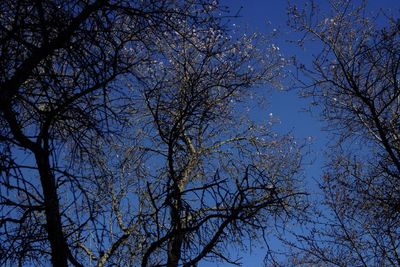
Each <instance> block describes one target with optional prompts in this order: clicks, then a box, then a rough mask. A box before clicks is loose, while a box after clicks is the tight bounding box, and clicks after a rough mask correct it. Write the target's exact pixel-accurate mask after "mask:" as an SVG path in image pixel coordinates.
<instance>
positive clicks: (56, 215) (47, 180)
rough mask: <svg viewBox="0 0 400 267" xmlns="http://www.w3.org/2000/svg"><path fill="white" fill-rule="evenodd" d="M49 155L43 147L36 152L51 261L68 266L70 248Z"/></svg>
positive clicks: (64, 266) (59, 266)
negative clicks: (62, 221) (62, 223)
mask: <svg viewBox="0 0 400 267" xmlns="http://www.w3.org/2000/svg"><path fill="white" fill-rule="evenodd" d="M48 156H49V155H48V152H47V151H44V150H43V149H41V150H40V151H36V152H35V158H36V164H37V166H38V169H39V174H40V182H41V184H42V189H43V195H44V202H45V213H46V226H47V234H48V240H49V241H50V246H51V262H52V264H53V266H54V267H67V266H68V252H67V250H68V248H67V247H66V246H65V239H64V234H63V232H62V225H61V215H60V210H59V208H60V206H59V202H58V196H57V186H56V181H55V177H54V174H53V173H52V172H51V168H50V163H49V158H48Z"/></svg>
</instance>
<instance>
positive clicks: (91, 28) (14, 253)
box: [0, 0, 300, 266]
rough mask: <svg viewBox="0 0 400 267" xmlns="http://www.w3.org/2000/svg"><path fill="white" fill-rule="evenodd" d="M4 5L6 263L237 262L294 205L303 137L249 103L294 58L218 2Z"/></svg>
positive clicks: (1, 98) (1, 80) (1, 172)
mask: <svg viewBox="0 0 400 267" xmlns="http://www.w3.org/2000/svg"><path fill="white" fill-rule="evenodd" d="M0 9H1V15H0V20H1V28H0V40H1V42H0V47H1V56H0V61H1V66H2V69H1V77H0V124H1V128H0V149H1V152H0V153H1V154H0V159H1V166H0V190H1V197H0V203H1V207H0V209H1V218H0V229H1V230H0V240H1V244H0V253H1V255H2V257H1V259H0V264H2V265H10V266H14V265H16V264H17V265H20V266H22V265H24V264H34V265H40V264H48V262H49V261H51V263H52V265H53V266H68V264H72V265H74V266H91V265H96V266H106V265H107V266H111V265H119V266H121V265H127V266H137V265H142V266H157V265H158V266H178V265H185V266H193V265H196V264H197V262H199V261H200V260H202V259H203V258H205V257H210V258H220V259H222V260H226V261H231V260H230V257H229V256H228V254H227V253H226V251H227V250H226V244H227V243H226V241H228V240H230V241H235V242H237V243H242V242H244V241H245V237H246V235H247V236H248V237H250V238H253V237H255V235H257V234H259V233H262V232H263V231H264V230H265V229H266V228H267V227H268V226H269V225H270V222H273V221H275V222H276V221H277V219H279V218H280V217H279V216H282V217H281V218H284V216H285V214H290V212H291V211H292V209H293V208H296V207H297V203H296V198H295V196H296V195H297V189H296V185H295V180H294V177H295V174H296V173H297V172H298V170H299V164H300V156H299V153H298V148H296V147H295V146H294V143H293V141H292V140H291V138H289V137H282V138H278V137H276V136H275V135H274V134H273V133H271V132H270V131H269V130H268V129H267V128H266V127H261V126H257V125H253V123H251V122H250V121H249V120H248V119H246V118H245V116H242V115H240V116H239V115H237V113H238V112H239V111H240V110H241V108H243V106H241V105H243V104H244V103H245V101H247V100H246V99H247V97H248V96H249V95H250V91H251V90H250V87H251V86H252V85H256V84H261V83H265V82H271V83H272V82H274V80H277V78H278V77H279V75H280V73H281V68H282V65H283V64H284V61H282V58H281V56H280V55H279V54H278V53H277V51H276V50H274V49H273V47H272V48H271V49H267V50H265V51H259V50H258V49H257V44H256V42H257V40H259V41H260V40H261V38H255V37H243V38H239V39H238V40H234V38H232V37H230V35H229V34H231V32H230V31H229V30H228V29H227V28H226V26H225V24H224V23H225V22H226V20H225V19H224V18H223V15H224V14H225V13H224V12H225V11H224V9H223V8H222V7H220V6H219V4H218V3H217V2H215V1H201V0H196V1H172V0H161V1H158V0H157V1H155V0H144V1H124V0H115V1H106V0H104V1H101V0H99V1H80V0H70V1H23V0H17V1H8V0H5V1H2V2H1V3H0ZM221 12H222V15H221V14H219V13H221ZM242 111H243V110H242ZM242 113H243V115H245V112H242ZM270 217H275V218H274V220H273V221H270V220H269V219H270Z"/></svg>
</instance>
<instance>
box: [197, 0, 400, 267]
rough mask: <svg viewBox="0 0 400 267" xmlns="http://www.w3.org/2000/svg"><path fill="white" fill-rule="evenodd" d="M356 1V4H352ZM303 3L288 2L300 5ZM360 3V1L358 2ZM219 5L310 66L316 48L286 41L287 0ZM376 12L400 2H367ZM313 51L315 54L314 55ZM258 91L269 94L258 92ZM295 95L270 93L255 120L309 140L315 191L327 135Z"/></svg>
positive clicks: (256, 261)
mask: <svg viewBox="0 0 400 267" xmlns="http://www.w3.org/2000/svg"><path fill="white" fill-rule="evenodd" d="M355 1H358V0H355ZM305 2H306V1H305V0H303V1H300V0H298V1H290V3H295V4H299V5H302V4H304V3H305ZM316 2H317V4H318V5H320V6H321V7H322V8H323V9H324V8H327V7H328V1H327V0H325V1H324V0H317V1H316ZM358 2H359V1H358ZM221 3H222V4H223V5H226V6H228V7H229V8H230V10H231V13H235V12H237V11H239V10H240V13H239V15H240V17H239V18H238V19H234V20H232V23H235V24H236V25H240V27H242V28H243V27H245V26H247V27H248V31H249V32H251V31H257V32H262V33H270V32H271V31H273V30H274V29H277V30H278V31H279V32H280V37H279V38H278V39H277V40H275V41H274V42H275V44H276V45H277V46H279V48H280V51H282V54H283V55H284V56H293V55H296V57H297V59H299V60H300V61H304V62H306V63H307V62H310V61H311V59H312V55H313V54H317V53H318V51H317V50H316V47H315V46H314V47H312V48H308V49H307V46H306V49H305V50H300V49H299V48H297V47H295V46H294V45H293V44H290V43H289V42H287V40H294V39H295V34H293V33H292V32H291V30H290V29H289V28H288V27H287V26H286V21H287V14H286V8H287V5H288V1H286V0H222V1H221ZM379 9H384V10H387V9H392V10H397V12H398V11H399V9H400V0H370V1H368V10H370V11H377V10H379ZM312 49H314V50H316V51H313V50H312ZM260 89H261V90H263V89H264V90H265V91H267V90H270V89H267V88H260ZM297 94H298V92H296V91H286V92H279V91H277V90H275V91H273V92H272V93H271V94H270V96H269V97H268V102H269V105H268V106H267V109H266V110H264V111H259V112H258V113H257V114H255V116H259V117H266V116H268V114H270V113H273V115H274V117H277V118H279V120H280V124H278V125H276V130H278V131H280V132H288V131H291V132H292V134H293V135H294V136H295V137H296V138H297V139H298V140H299V141H302V140H303V141H304V140H306V139H308V137H311V138H312V140H313V141H312V145H311V149H312V154H313V155H312V158H314V159H315V161H314V162H313V164H311V165H308V166H305V176H306V179H307V180H306V183H307V184H308V185H309V186H307V188H316V186H315V182H313V180H314V179H315V180H318V179H319V177H320V176H321V173H322V171H321V169H322V166H323V164H324V161H323V158H324V157H323V153H324V149H325V148H326V145H327V140H328V138H327V133H325V132H323V131H322V128H323V123H322V122H320V121H319V118H318V114H314V115H311V114H310V113H308V112H302V110H303V109H305V108H308V103H309V100H306V99H302V98H299V97H298V95H297ZM270 245H271V246H279V244H278V243H277V242H276V241H273V240H271V244H270ZM240 256H241V257H242V263H243V266H244V267H253V266H262V260H263V258H264V256H265V250H264V249H262V248H256V249H255V250H254V251H253V252H252V253H243V254H241V255H240ZM200 266H201V267H206V266H216V264H214V263H208V262H204V263H202V264H200ZM218 266H221V267H225V266H232V265H227V264H219V265H218Z"/></svg>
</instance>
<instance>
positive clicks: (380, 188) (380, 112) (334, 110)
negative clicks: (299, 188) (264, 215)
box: [291, 1, 400, 266]
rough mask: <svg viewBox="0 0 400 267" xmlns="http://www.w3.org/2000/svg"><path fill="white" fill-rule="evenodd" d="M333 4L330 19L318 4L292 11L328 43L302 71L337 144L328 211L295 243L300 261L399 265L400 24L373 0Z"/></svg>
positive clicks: (302, 26)
mask: <svg viewBox="0 0 400 267" xmlns="http://www.w3.org/2000/svg"><path fill="white" fill-rule="evenodd" d="M330 4H331V13H329V14H324V13H323V12H322V11H320V10H318V7H317V6H316V5H315V4H314V3H311V4H310V5H309V9H308V10H300V9H297V8H295V7H293V8H292V9H291V23H292V26H293V27H294V28H295V29H297V30H299V31H301V32H303V33H305V39H303V40H302V41H304V40H306V39H307V38H308V37H311V38H312V39H314V40H315V39H316V40H318V41H319V42H320V43H321V44H322V52H321V53H320V54H319V55H317V56H316V57H315V59H314V61H313V66H312V68H307V67H305V66H300V68H301V70H302V71H304V73H305V74H306V75H307V76H308V77H309V78H310V79H311V80H312V81H313V83H312V85H310V86H308V87H306V88H304V92H305V93H306V94H307V95H308V96H311V97H313V98H314V99H315V101H316V104H318V105H319V106H320V107H321V109H322V112H323V118H324V119H326V121H327V122H328V125H329V127H328V130H330V131H332V132H333V133H334V135H333V136H334V138H333V140H335V142H336V144H334V145H333V146H332V147H331V148H330V152H329V153H328V155H329V161H328V164H327V167H326V169H325V174H324V177H323V180H322V181H321V189H322V192H323V195H324V197H325V198H324V202H323V206H322V207H317V209H319V210H320V211H318V212H315V213H313V215H312V216H311V217H310V218H308V219H309V221H307V223H309V224H308V226H309V227H310V228H309V230H310V232H309V235H304V234H302V235H297V240H298V242H293V243H292V244H291V245H292V247H293V248H295V251H296V253H298V252H299V251H301V252H302V253H300V254H299V255H300V256H299V255H298V256H297V257H295V264H298V265H301V264H312V265H324V266H325V265H326V266H387V265H390V266H398V265H400V257H399V231H400V225H399V208H398V207H399V205H398V203H399V197H400V195H399V185H400V184H399V177H400V164H399V163H400V120H399V116H400V113H399V109H400V90H399V77H400V72H399V66H400V61H399V59H400V45H399V41H400V39H399V36H400V25H399V20H398V19H397V18H396V17H392V16H390V15H388V14H384V13H380V14H379V13H378V14H375V15H373V14H369V13H368V12H367V5H366V3H365V2H363V3H362V4H361V5H356V4H355V3H353V2H351V1H331V2H330ZM308 40H309V39H308ZM321 209H326V210H325V211H324V210H322V211H321ZM316 214H319V215H320V216H316ZM310 225H311V226H310Z"/></svg>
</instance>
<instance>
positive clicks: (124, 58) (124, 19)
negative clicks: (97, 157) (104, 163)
mask: <svg viewBox="0 0 400 267" xmlns="http://www.w3.org/2000/svg"><path fill="white" fill-rule="evenodd" d="M215 7H216V6H215V4H213V3H207V2H206V1H204V2H203V1H195V2H190V3H189V2H188V3H183V2H181V3H175V1H101V0H99V1H2V2H1V4H0V8H1V17H0V18H1V33H0V38H1V59H0V60H1V66H2V70H1V78H0V81H1V84H0V110H1V113H0V114H1V117H0V123H1V135H0V141H1V144H0V146H1V151H2V152H1V160H2V161H1V204H2V205H1V210H2V218H1V221H0V225H1V227H2V230H1V240H2V244H1V252H2V253H1V254H2V257H1V258H2V259H1V260H2V262H3V263H7V262H8V263H10V264H11V265H14V263H15V262H18V261H19V264H20V265H22V264H23V263H24V261H25V260H27V259H28V260H29V259H31V260H38V261H41V260H43V259H44V258H46V257H47V255H51V260H52V263H53V265H54V266H67V260H69V261H70V262H71V263H72V264H73V265H80V264H79V263H78V262H77V260H76V258H75V256H74V255H73V254H72V252H71V248H72V247H74V246H76V244H74V242H73V241H72V239H71V238H70V236H71V235H73V234H74V233H76V232H79V230H80V228H81V227H83V226H84V225H85V224H86V223H87V221H89V220H91V219H92V218H93V217H94V216H95V212H96V210H95V209H94V208H95V207H93V205H94V203H90V198H89V196H88V194H90V191H88V190H87V188H85V186H84V184H85V180H87V179H86V177H84V176H80V175H79V174H80V172H72V171H71V169H72V168H74V164H73V162H74V161H78V160H79V158H80V157H85V156H86V157H87V156H88V155H89V154H90V144H91V143H93V140H94V139H96V138H106V137H107V135H109V133H111V132H112V131H113V130H114V129H113V125H116V124H117V123H121V122H123V116H122V115H123V114H122V113H123V111H124V110H123V108H122V107H123V106H121V105H114V103H115V102H116V101H117V99H119V100H118V101H120V102H122V101H123V93H122V94H121V91H120V90H119V89H120V87H119V85H118V84H117V83H115V82H114V81H115V79H116V78H117V77H119V76H120V75H122V74H124V73H127V72H128V70H129V72H130V73H133V69H134V68H135V66H137V65H138V64H140V63H143V62H145V61H146V60H147V58H148V54H149V53H152V49H153V47H154V45H153V44H152V41H151V39H152V38H153V36H157V35H162V34H163V33H164V32H168V31H177V32H179V27H180V26H179V25H178V22H179V21H180V20H183V19H186V20H187V21H188V23H189V24H203V25H204V26H206V25H207V27H211V26H212V25H213V24H214V22H213V21H214V19H213V16H211V15H210V14H209V12H211V11H212V10H214V9H215ZM196 12H197V13H196ZM193 14H194V15H193ZM116 112H117V113H118V114H117V113H116ZM67 154H68V155H67ZM66 155H67V157H68V158H69V160H68V159H65V158H67V157H66ZM64 195H65V196H64ZM81 198H82V201H84V202H86V203H81V204H79V206H80V205H82V206H83V207H78V209H77V212H78V211H79V209H80V208H82V209H84V210H85V211H87V212H89V214H86V215H87V216H86V217H82V218H80V216H81V215H79V214H78V213H77V215H76V217H78V218H79V221H78V222H79V223H78V225H71V224H70V223H69V220H70V218H69V217H67V215H66V214H67V211H68V210H69V209H70V207H71V206H74V205H78V203H77V202H78V199H81ZM87 209H89V210H87ZM93 209H94V210H93ZM80 220H82V221H80ZM43 226H45V227H43ZM72 226H73V227H72ZM48 245H49V246H50V249H49V248H48Z"/></svg>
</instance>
